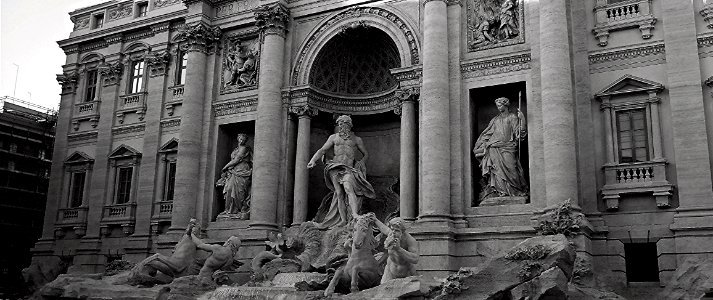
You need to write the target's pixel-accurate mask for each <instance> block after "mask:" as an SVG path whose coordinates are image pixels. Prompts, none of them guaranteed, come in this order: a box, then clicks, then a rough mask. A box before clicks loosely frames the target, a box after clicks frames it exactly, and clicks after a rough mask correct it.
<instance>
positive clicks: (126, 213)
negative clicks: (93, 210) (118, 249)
mask: <svg viewBox="0 0 713 300" xmlns="http://www.w3.org/2000/svg"><path fill="white" fill-rule="evenodd" d="M135 223H136V203H133V202H131V203H123V204H112V205H105V206H104V212H103V217H102V220H101V225H100V227H101V233H102V235H107V234H109V232H110V231H109V227H110V226H121V227H122V229H123V231H124V233H125V234H127V235H128V234H131V233H133V231H134V224H135Z"/></svg>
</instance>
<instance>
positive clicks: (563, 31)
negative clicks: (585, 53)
mask: <svg viewBox="0 0 713 300" xmlns="http://www.w3.org/2000/svg"><path fill="white" fill-rule="evenodd" d="M540 52H541V53H540V67H541V74H542V125H543V129H544V130H543V136H544V145H543V146H544V156H545V157H544V158H545V170H544V171H545V172H544V173H545V186H547V191H546V195H547V196H546V197H547V206H551V205H556V204H558V203H560V202H562V201H564V200H566V199H569V198H571V199H572V202H573V203H577V201H578V197H577V157H576V155H575V153H576V148H575V146H576V145H575V136H574V94H573V93H572V77H571V76H572V69H571V67H570V59H569V58H570V56H571V54H572V53H571V50H570V46H569V27H568V26H567V1H566V0H550V1H541V2H540Z"/></svg>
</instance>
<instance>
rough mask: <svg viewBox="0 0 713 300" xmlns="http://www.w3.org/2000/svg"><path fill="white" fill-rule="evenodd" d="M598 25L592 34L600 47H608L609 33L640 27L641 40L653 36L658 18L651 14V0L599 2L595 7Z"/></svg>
mask: <svg viewBox="0 0 713 300" xmlns="http://www.w3.org/2000/svg"><path fill="white" fill-rule="evenodd" d="M594 12H595V19H596V24H594V28H593V29H592V32H593V33H594V35H595V36H596V38H597V40H598V41H599V46H602V47H604V46H606V45H608V43H609V41H608V39H609V32H610V31H614V30H623V29H628V28H636V27H638V28H639V30H640V31H641V38H643V39H649V38H651V36H652V33H651V30H652V29H654V24H656V18H654V16H653V14H652V13H651V0H629V1H618V2H614V3H609V2H607V1H606V0H597V4H596V6H595V7H594Z"/></svg>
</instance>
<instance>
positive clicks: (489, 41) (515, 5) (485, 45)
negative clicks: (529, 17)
mask: <svg viewBox="0 0 713 300" xmlns="http://www.w3.org/2000/svg"><path fill="white" fill-rule="evenodd" d="M467 9H468V19H467V22H468V30H467V35H468V51H478V50H483V49H490V48H496V47H503V46H509V45H514V44H520V43H523V42H525V35H524V28H523V24H524V22H523V20H524V18H523V15H524V11H525V10H524V3H523V0H470V1H468V8H467Z"/></svg>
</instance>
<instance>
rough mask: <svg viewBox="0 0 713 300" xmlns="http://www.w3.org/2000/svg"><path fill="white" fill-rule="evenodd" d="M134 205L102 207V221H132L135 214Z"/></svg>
mask: <svg viewBox="0 0 713 300" xmlns="http://www.w3.org/2000/svg"><path fill="white" fill-rule="evenodd" d="M135 210H136V203H124V204H113V205H107V206H104V219H105V220H112V219H120V220H125V219H133V218H134V215H135V214H136V211H135Z"/></svg>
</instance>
